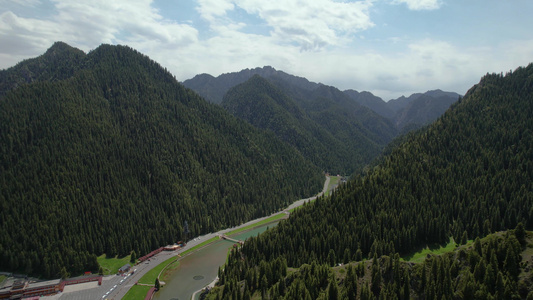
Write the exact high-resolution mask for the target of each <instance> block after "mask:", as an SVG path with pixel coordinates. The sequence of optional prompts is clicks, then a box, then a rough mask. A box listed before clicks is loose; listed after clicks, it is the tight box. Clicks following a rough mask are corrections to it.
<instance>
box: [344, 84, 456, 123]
mask: <svg viewBox="0 0 533 300" xmlns="http://www.w3.org/2000/svg"><path fill="white" fill-rule="evenodd" d="M344 93H345V94H346V95H347V96H349V97H350V98H352V99H354V100H355V101H356V102H357V103H359V104H361V105H363V106H365V107H368V108H370V109H372V110H373V111H375V112H376V113H378V114H380V115H381V116H383V117H385V118H387V119H389V120H391V121H392V122H393V123H394V124H395V125H396V127H397V128H398V129H399V130H401V131H402V132H405V131H410V130H412V129H414V128H420V127H421V126H424V125H427V124H429V123H431V122H433V121H435V120H436V119H437V118H438V117H440V116H441V115H442V114H443V113H444V112H445V111H446V110H447V109H448V108H450V106H451V105H452V104H453V103H455V102H456V101H457V100H458V99H459V97H460V95H459V94H457V93H453V92H444V91H441V90H433V91H427V92H425V93H416V94H412V95H411V96H409V97H404V96H402V97H399V98H397V99H392V100H389V101H387V102H385V101H383V100H382V99H381V98H379V97H376V96H374V95H372V94H371V93H369V92H361V93H359V92H357V91H354V90H346V91H344ZM406 128H407V130H406Z"/></svg>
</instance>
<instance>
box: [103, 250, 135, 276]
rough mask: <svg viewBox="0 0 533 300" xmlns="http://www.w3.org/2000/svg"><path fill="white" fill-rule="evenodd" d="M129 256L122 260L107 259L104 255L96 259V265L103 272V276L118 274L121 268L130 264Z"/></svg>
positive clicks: (115, 258) (116, 258)
mask: <svg viewBox="0 0 533 300" xmlns="http://www.w3.org/2000/svg"><path fill="white" fill-rule="evenodd" d="M130 258H131V256H130V255H128V256H124V257H123V258H118V257H114V258H107V257H106V255H105V254H102V255H100V256H99V257H98V264H100V266H101V267H102V269H103V270H104V275H112V274H116V273H117V272H118V269H120V268H121V267H122V266H124V265H125V264H127V263H129V262H130Z"/></svg>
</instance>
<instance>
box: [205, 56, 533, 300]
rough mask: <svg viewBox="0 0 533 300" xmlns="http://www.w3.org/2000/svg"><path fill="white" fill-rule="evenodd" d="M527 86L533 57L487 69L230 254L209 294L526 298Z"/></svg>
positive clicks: (530, 144)
mask: <svg viewBox="0 0 533 300" xmlns="http://www.w3.org/2000/svg"><path fill="white" fill-rule="evenodd" d="M532 83H533V64H530V65H529V66H527V67H520V68H517V69H516V70H515V71H513V72H509V73H508V74H506V75H505V76H504V75H503V74H487V75H486V76H484V77H483V78H482V79H481V80H480V82H479V83H478V84H477V85H475V86H473V87H472V88H471V89H470V90H469V91H468V92H467V94H466V95H465V96H464V97H463V98H462V99H461V100H459V101H458V102H456V103H454V104H453V105H452V107H451V108H450V109H449V110H448V111H446V113H445V114H444V115H443V116H441V117H440V118H438V120H436V121H435V122H433V123H432V124H430V125H429V126H427V127H424V128H422V129H420V130H418V131H416V132H413V133H409V134H408V135H406V136H404V137H403V138H402V139H401V140H399V141H396V142H395V143H394V145H392V146H391V147H390V149H388V150H387V151H386V152H385V154H384V155H383V156H382V157H380V158H379V159H378V160H377V162H376V163H375V164H374V165H372V166H371V167H369V168H366V169H365V172H364V173H362V174H358V175H356V176H354V177H353V178H352V179H351V180H349V181H348V182H347V183H346V184H345V185H342V186H341V187H339V188H338V189H337V190H336V191H335V192H334V193H333V194H332V196H331V197H323V198H322V197H321V198H319V199H317V200H316V201H315V202H313V203H311V204H309V205H307V206H305V207H303V208H301V209H300V210H298V211H296V212H294V213H293V214H292V215H291V217H290V218H289V219H288V220H286V221H283V222H281V223H280V224H279V225H278V226H276V227H275V228H273V229H272V230H270V231H267V232H266V233H264V234H262V235H259V236H258V237H257V238H253V239H249V240H247V242H246V243H245V244H244V245H243V246H242V248H240V249H238V250H235V251H233V252H232V253H231V254H230V257H229V258H228V263H227V264H226V265H225V267H224V272H221V274H220V278H221V280H220V283H219V286H220V287H218V288H215V289H213V290H212V291H211V292H210V295H209V296H208V297H207V299H232V297H233V298H235V295H238V296H241V297H243V298H244V299H245V298H249V299H254V298H256V297H257V298H259V297H261V298H263V299H265V298H270V299H532V298H533V289H532V287H533V269H532V268H531V264H532V263H533V261H532V260H531V255H530V254H531V253H532V250H533V233H531V232H527V231H526V230H531V229H533V123H532V121H531V120H533V115H532V114H533V84H532ZM441 93H442V92H434V94H435V96H436V97H439V95H441ZM422 97H424V96H423V95H420V96H415V97H413V98H416V99H413V100H412V101H416V100H417V99H420V98H422ZM396 104H398V103H396ZM280 245H283V246H280ZM419 250H423V251H421V252H422V253H423V255H422V256H421V258H420V259H419V260H417V261H411V258H412V257H413V256H414V253H415V252H417V251H419ZM238 296H237V297H238Z"/></svg>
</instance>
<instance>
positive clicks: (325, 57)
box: [0, 0, 533, 100]
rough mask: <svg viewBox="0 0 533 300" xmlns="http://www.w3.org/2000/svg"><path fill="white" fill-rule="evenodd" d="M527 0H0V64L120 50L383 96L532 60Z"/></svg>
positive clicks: (182, 67)
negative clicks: (61, 50) (261, 70)
mask: <svg viewBox="0 0 533 300" xmlns="http://www.w3.org/2000/svg"><path fill="white" fill-rule="evenodd" d="M532 14H533V1H531V0H366V1H347V0H346V1H341V0H307V1H304V0H282V1H270V0H155V1H150V0H91V1H85V0H0V69H5V68H8V67H11V66H13V65H15V64H16V63H17V62H19V61H21V60H23V59H26V58H31V57H36V56H38V55H41V54H42V53H44V52H45V51H46V49H47V48H49V47H50V46H51V45H52V44H53V43H54V41H63V42H66V43H68V44H70V45H71V46H74V47H77V48H79V49H81V50H83V51H85V52H88V51H90V50H91V49H94V48H96V47H97V46H98V45H100V44H102V43H108V44H122V45H128V46H131V47H132V48H135V49H137V50H139V51H140V52H142V53H144V54H146V55H148V56H150V57H151V58H152V59H154V60H156V61H157V62H159V63H160V64H161V65H162V66H163V67H166V68H167V69H168V70H170V71H171V72H172V73H173V74H174V75H175V76H176V78H177V79H178V80H180V81H183V80H186V79H189V78H192V77H193V76H194V75H196V74H200V73H209V74H211V75H214V76H218V75H220V74H221V73H227V72H235V71H240V70H241V69H245V68H255V67H262V66H266V65H269V66H272V67H274V68H276V69H278V70H282V71H285V72H287V73H290V74H293V75H297V76H303V77H306V78H307V79H309V80H311V81H315V82H322V83H324V84H328V85H333V86H336V87H338V88H340V89H342V90H344V89H355V90H358V91H363V90H366V91H371V92H372V93H374V94H375V95H377V96H380V97H382V98H383V99H384V100H389V99H391V98H396V97H399V96H401V95H406V96H408V95H410V94H411V93H414V92H425V91H427V90H431V89H437V88H440V89H443V90H447V91H455V92H458V93H460V94H464V93H465V92H466V91H467V90H468V88H469V87H471V86H472V85H473V84H475V83H477V82H478V81H479V79H480V77H481V76H483V75H484V74H486V73H492V72H496V73H500V72H504V73H505V72H507V71H509V70H512V69H515V68H516V67H518V66H525V65H527V64H528V63H530V62H533V30H532V29H533V18H532V17H531V15H532Z"/></svg>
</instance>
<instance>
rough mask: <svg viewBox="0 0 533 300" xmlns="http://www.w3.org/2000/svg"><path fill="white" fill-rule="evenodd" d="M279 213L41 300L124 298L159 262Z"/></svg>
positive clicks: (203, 236) (225, 230)
mask: <svg viewBox="0 0 533 300" xmlns="http://www.w3.org/2000/svg"><path fill="white" fill-rule="evenodd" d="M329 182H330V178H329V176H328V177H326V181H325V182H324V188H323V189H322V192H320V193H319V194H318V195H316V196H313V197H309V198H306V199H300V200H298V201H296V202H294V203H292V204H291V205H289V207H287V208H286V209H285V210H284V211H283V212H286V211H287V210H290V209H293V208H295V207H298V206H301V205H303V204H304V203H305V202H307V201H311V200H314V199H316V198H317V197H319V196H321V195H322V194H324V193H325V192H326V190H327V188H328V186H329ZM283 212H281V213H283ZM279 213H280V212H276V213H273V214H272V215H270V216H266V217H262V218H259V219H255V220H252V221H249V222H247V223H244V224H242V225H239V226H235V227H232V228H227V229H224V230H221V231H219V232H215V233H209V234H205V235H202V236H199V237H196V238H194V239H192V240H190V241H189V242H188V243H187V245H186V246H185V247H183V248H181V249H179V250H177V251H172V252H166V251H163V252H161V253H158V254H156V255H154V256H153V257H152V258H151V259H150V261H147V262H143V263H140V264H138V265H136V266H133V267H132V269H133V270H136V271H135V272H134V274H132V275H130V276H129V277H127V278H126V279H125V280H124V281H123V282H122V283H120V281H121V280H122V279H124V277H123V276H119V275H109V276H105V277H104V280H103V281H102V285H101V286H97V287H94V286H91V285H87V286H81V287H79V289H76V288H73V289H72V290H71V291H66V292H63V293H60V294H58V295H54V296H49V297H43V298H41V299H46V300H78V299H79V300H98V299H122V298H123V297H124V295H126V293H127V292H128V291H129V289H130V288H131V287H132V286H133V285H135V283H136V282H137V281H138V280H139V279H141V277H143V276H144V274H146V273H148V271H150V270H151V269H153V268H155V267H156V266H157V265H159V264H160V263H161V262H163V261H165V260H167V259H168V258H170V257H172V256H177V255H178V254H180V253H182V252H183V251H186V250H188V249H190V248H192V247H194V246H197V245H198V244H200V243H202V242H204V241H205V240H208V239H211V238H213V237H216V236H219V235H223V234H226V233H228V232H230V231H233V230H236V229H240V228H243V227H246V226H249V225H252V224H254V223H257V222H260V221H262V220H264V219H267V218H270V217H271V216H273V215H277V214H279ZM115 286H116V287H115ZM107 292H109V293H108V294H107V296H106V297H103V296H104V295H105V294H106V293H107Z"/></svg>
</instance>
